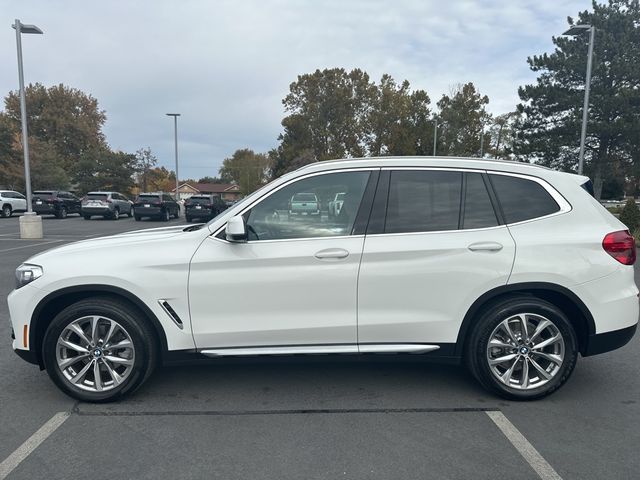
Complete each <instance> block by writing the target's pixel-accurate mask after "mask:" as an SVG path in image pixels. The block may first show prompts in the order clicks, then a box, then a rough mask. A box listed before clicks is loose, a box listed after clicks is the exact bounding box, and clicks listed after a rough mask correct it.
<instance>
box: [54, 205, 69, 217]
mask: <svg viewBox="0 0 640 480" xmlns="http://www.w3.org/2000/svg"><path fill="white" fill-rule="evenodd" d="M56 217H58V218H60V219H64V218H67V207H60V210H58V213H56Z"/></svg>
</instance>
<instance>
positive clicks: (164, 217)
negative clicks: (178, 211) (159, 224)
mask: <svg viewBox="0 0 640 480" xmlns="http://www.w3.org/2000/svg"><path fill="white" fill-rule="evenodd" d="M170 219H171V214H170V213H169V210H168V209H167V210H163V211H162V213H161V214H160V220H162V221H163V222H168V221H169V220H170Z"/></svg>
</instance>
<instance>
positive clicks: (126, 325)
mask: <svg viewBox="0 0 640 480" xmlns="http://www.w3.org/2000/svg"><path fill="white" fill-rule="evenodd" d="M153 338H154V336H153V332H152V331H151V329H150V328H149V326H148V325H147V322H146V319H145V318H143V317H142V314H141V313H140V312H139V311H137V310H136V309H134V308H132V307H130V306H129V305H128V304H126V303H124V302H121V301H119V300H116V299H111V298H105V297H94V298H89V299H85V300H81V301H79V302H77V303H75V304H73V305H71V306H69V307H67V308H65V309H64V310H63V311H62V312H60V313H59V314H58V315H56V317H55V318H54V319H53V321H52V322H51V324H50V325H49V327H48V328H47V332H46V333H45V337H44V344H43V359H44V364H45V367H46V369H47V373H48V374H49V376H50V377H51V379H52V380H53V382H54V383H55V384H56V385H57V386H58V387H59V388H60V389H61V390H62V391H63V392H65V393H66V394H67V395H69V396H71V397H73V398H76V399H78V400H81V401H85V402H109V401H113V400H116V399H118V398H121V397H123V396H124V395H126V394H129V393H131V392H133V391H134V390H135V389H136V388H138V387H139V386H140V385H141V384H142V383H143V382H144V380H145V379H146V378H147V377H148V376H149V375H150V374H151V372H152V371H153V369H154V367H155V364H156V359H157V348H156V345H155V343H154V341H153Z"/></svg>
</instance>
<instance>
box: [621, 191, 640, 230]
mask: <svg viewBox="0 0 640 480" xmlns="http://www.w3.org/2000/svg"><path fill="white" fill-rule="evenodd" d="M620 221H621V222H622V223H624V224H625V225H626V226H627V228H628V229H629V231H630V232H631V233H635V231H636V230H637V229H638V227H640V209H639V208H638V205H636V200H635V198H633V197H631V198H629V200H627V203H625V205H624V208H623V209H622V212H621V213H620Z"/></svg>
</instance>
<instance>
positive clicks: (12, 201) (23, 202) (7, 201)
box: [0, 190, 27, 216]
mask: <svg viewBox="0 0 640 480" xmlns="http://www.w3.org/2000/svg"><path fill="white" fill-rule="evenodd" d="M7 207H9V208H10V210H9V212H10V214H13V213H21V212H26V211H27V199H26V198H25V196H24V195H22V194H21V193H19V192H16V191H14V190H0V211H1V212H2V214H3V216H4V212H5V211H7V210H6V208H7Z"/></svg>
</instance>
